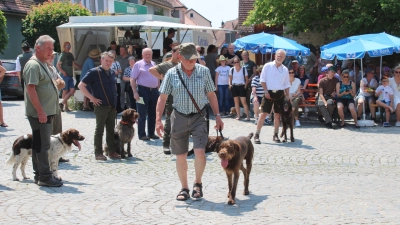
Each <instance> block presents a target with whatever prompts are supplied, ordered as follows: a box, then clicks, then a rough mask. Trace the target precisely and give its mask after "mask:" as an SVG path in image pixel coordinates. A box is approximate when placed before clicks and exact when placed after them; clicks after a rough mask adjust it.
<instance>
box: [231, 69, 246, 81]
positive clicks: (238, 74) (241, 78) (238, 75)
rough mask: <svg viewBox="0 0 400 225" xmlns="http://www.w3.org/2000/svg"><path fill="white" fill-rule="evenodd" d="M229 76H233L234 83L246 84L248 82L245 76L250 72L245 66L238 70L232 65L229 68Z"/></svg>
mask: <svg viewBox="0 0 400 225" xmlns="http://www.w3.org/2000/svg"><path fill="white" fill-rule="evenodd" d="M243 72H244V76H243ZM229 76H232V84H245V83H246V79H245V77H247V76H248V74H247V70H246V68H244V67H240V70H239V71H237V70H236V68H235V67H232V68H231V69H230V70H229Z"/></svg>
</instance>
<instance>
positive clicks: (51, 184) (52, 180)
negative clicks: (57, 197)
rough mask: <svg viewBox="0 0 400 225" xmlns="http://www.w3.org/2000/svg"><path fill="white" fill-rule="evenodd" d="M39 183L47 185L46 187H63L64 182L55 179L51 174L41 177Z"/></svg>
mask: <svg viewBox="0 0 400 225" xmlns="http://www.w3.org/2000/svg"><path fill="white" fill-rule="evenodd" d="M38 185H39V186H45V187H61V186H62V185H63V183H62V182H61V181H59V180H57V179H55V178H54V177H53V176H50V177H47V178H45V179H39V181H38Z"/></svg>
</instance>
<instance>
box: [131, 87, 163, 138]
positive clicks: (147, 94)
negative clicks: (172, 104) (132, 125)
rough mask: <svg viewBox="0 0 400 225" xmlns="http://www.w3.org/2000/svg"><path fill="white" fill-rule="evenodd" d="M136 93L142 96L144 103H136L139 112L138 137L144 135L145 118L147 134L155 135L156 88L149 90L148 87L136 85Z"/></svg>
mask: <svg viewBox="0 0 400 225" xmlns="http://www.w3.org/2000/svg"><path fill="white" fill-rule="evenodd" d="M138 94H139V96H140V97H142V98H143V101H144V104H141V103H138V102H137V103H136V109H137V112H138V113H139V121H138V134H139V138H141V137H144V136H146V119H147V134H148V136H152V135H155V134H154V131H155V129H156V106H157V100H158V96H159V95H160V93H159V92H158V90H157V88H153V89H151V90H150V88H148V87H144V86H140V85H138Z"/></svg>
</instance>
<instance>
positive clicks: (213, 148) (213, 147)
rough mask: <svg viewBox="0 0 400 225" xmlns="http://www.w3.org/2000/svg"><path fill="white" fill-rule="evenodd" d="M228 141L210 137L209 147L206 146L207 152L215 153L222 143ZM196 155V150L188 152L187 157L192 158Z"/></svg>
mask: <svg viewBox="0 0 400 225" xmlns="http://www.w3.org/2000/svg"><path fill="white" fill-rule="evenodd" d="M224 140H227V139H224V137H222V136H209V137H208V141H207V145H206V149H205V152H206V153H209V152H215V151H216V149H217V148H218V146H219V145H220V144H221V142H222V141H224ZM193 154H194V149H192V150H190V151H188V154H187V156H191V155H193Z"/></svg>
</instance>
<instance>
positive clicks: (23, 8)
mask: <svg viewBox="0 0 400 225" xmlns="http://www.w3.org/2000/svg"><path fill="white" fill-rule="evenodd" d="M42 2H44V1H33V0H31V1H29V0H25V1H24V0H0V10H1V11H3V12H12V13H20V14H26V13H27V12H29V11H30V10H31V6H32V5H36V4H38V3H42Z"/></svg>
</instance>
